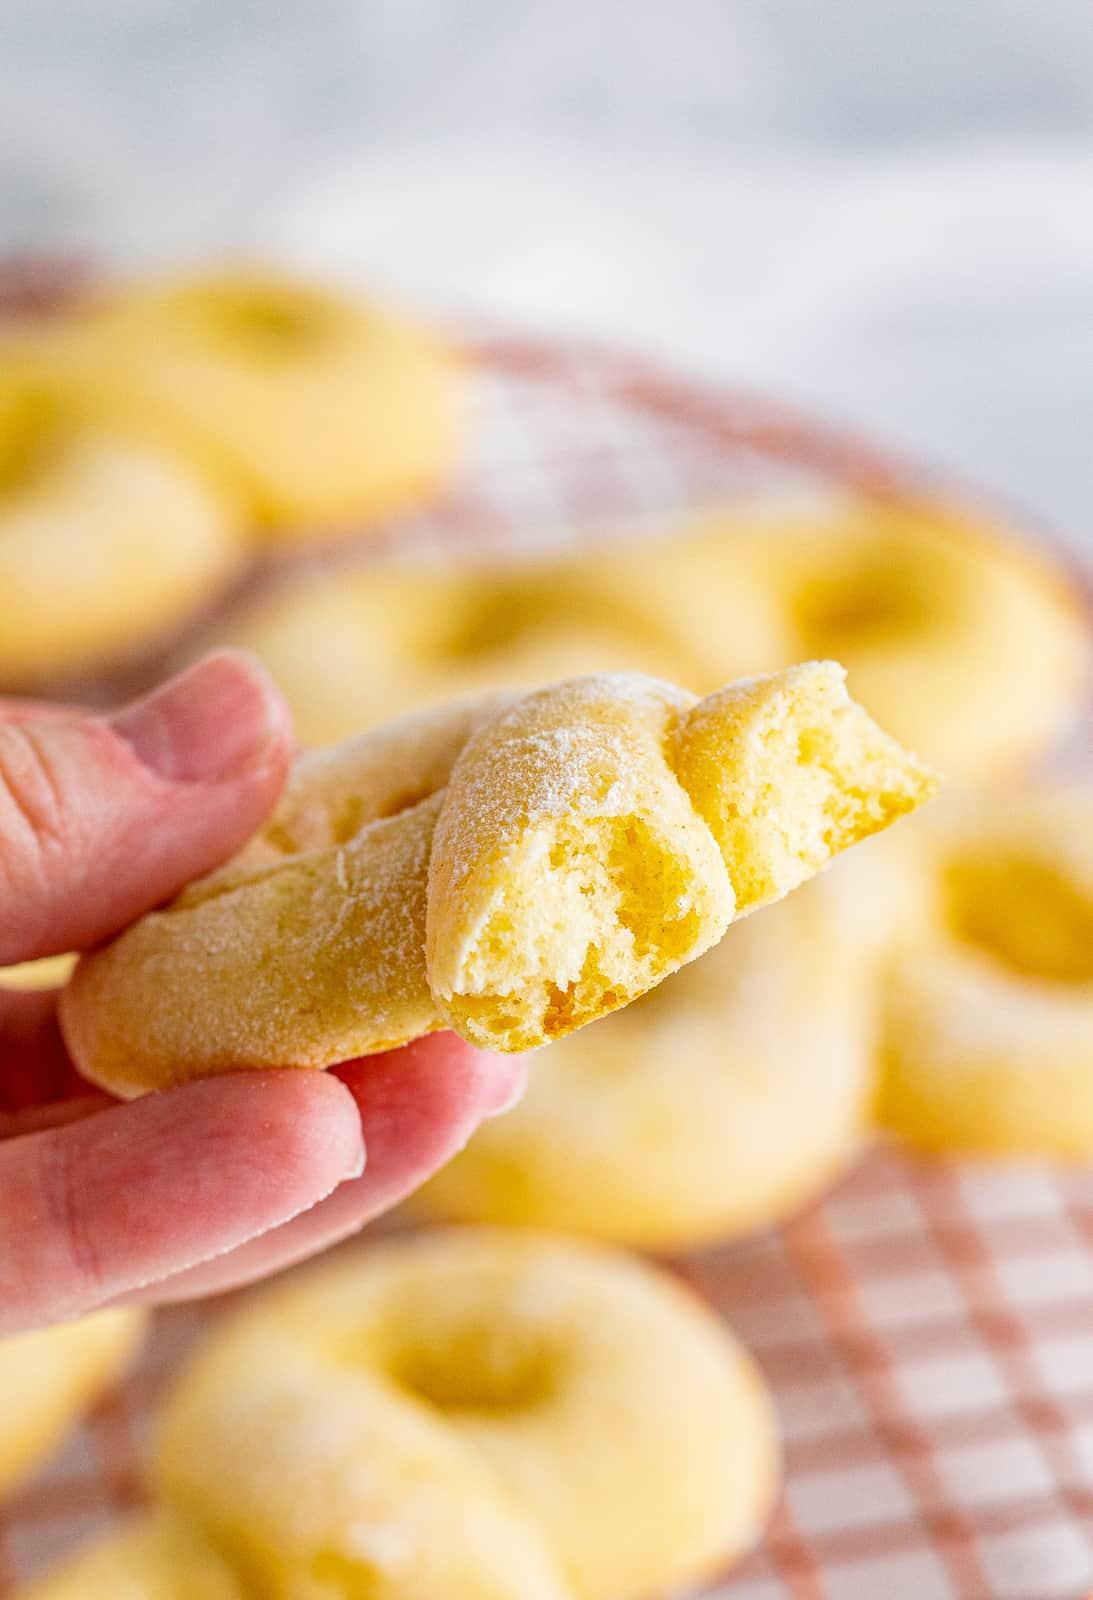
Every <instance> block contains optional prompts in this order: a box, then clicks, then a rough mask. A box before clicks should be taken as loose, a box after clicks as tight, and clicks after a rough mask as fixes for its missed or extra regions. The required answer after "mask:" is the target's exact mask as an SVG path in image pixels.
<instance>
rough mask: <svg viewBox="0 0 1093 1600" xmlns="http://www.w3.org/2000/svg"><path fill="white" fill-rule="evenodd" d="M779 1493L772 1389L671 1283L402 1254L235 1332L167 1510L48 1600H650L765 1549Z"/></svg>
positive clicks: (425, 1242)
mask: <svg viewBox="0 0 1093 1600" xmlns="http://www.w3.org/2000/svg"><path fill="white" fill-rule="evenodd" d="M777 1475H778V1450H777V1444H776V1437H775V1429H774V1420H773V1414H772V1409H771V1406H770V1402H769V1400H768V1397H767V1395H766V1392H765V1390H764V1387H763V1385H762V1382H761V1380H760V1378H759V1377H758V1375H757V1373H756V1371H755V1369H754V1368H753V1366H752V1364H751V1362H750V1361H749V1360H748V1358H747V1357H746V1356H745V1355H744V1353H743V1352H742V1351H741V1349H740V1348H739V1347H738V1346H737V1344H736V1342H735V1340H734V1339H733V1338H732V1336H731V1335H730V1334H729V1333H728V1331H727V1329H725V1328H724V1327H723V1326H722V1325H721V1324H720V1323H719V1322H718V1321H717V1320H716V1319H715V1318H714V1317H713V1316H712V1315H711V1314H710V1312H709V1311H708V1310H707V1309H706V1308H705V1306H704V1305H703V1304H702V1303H701V1302H700V1301H699V1300H697V1299H696V1298H695V1297H694V1296H693V1295H692V1294H691V1293H690V1292H689V1291H688V1290H686V1289H684V1288H683V1287H682V1286H681V1285H680V1284H678V1283H677V1282H676V1281H674V1280H673V1279H672V1278H670V1277H669V1276H668V1275H667V1274H665V1273H663V1272H660V1271H657V1270H655V1269H653V1268H651V1267H649V1266H645V1265H643V1264H640V1263H638V1262H636V1261H632V1260H629V1259H627V1258H625V1257H622V1256H619V1255H615V1254H613V1253H610V1252H608V1251H605V1250H603V1249H602V1248H592V1247H589V1246H582V1245H580V1244H577V1243H574V1242H570V1241H563V1240H561V1239H558V1238H555V1237H551V1236H548V1235H537V1234H533V1233H528V1232H524V1231H522V1230H515V1231H513V1232H505V1231H504V1230H491V1229H463V1230H460V1231H458V1232H452V1233H440V1234H436V1235H424V1236H418V1237H413V1238H410V1239H408V1240H407V1239H402V1240H392V1241H388V1242H386V1243H381V1244H378V1245H374V1246H372V1247H371V1249H370V1250H369V1251H368V1253H367V1254H366V1255H363V1256H357V1257H356V1258H354V1259H350V1260H348V1261H343V1262H341V1263H339V1264H337V1265H334V1266H326V1267H322V1268H320V1269H319V1270H318V1271H313V1272H312V1273H311V1274H310V1275H308V1276H306V1277H304V1278H303V1279H302V1280H301V1281H299V1282H298V1283H295V1284H289V1285H288V1286H287V1287H284V1288H281V1289H279V1290H275V1291H273V1293H271V1294H267V1295H265V1296H264V1297H263V1298H262V1299H261V1300H259V1302H258V1303H257V1304H256V1305H254V1306H253V1308H252V1309H250V1310H249V1311H245V1312H244V1313H243V1314H242V1315H241V1316H240V1317H238V1318H237V1319H235V1320H234V1321H233V1322H231V1323H229V1324H228V1326H227V1327H226V1328H221V1329H218V1330H217V1332H216V1333H215V1334H213V1335H212V1337H211V1338H210V1339H209V1341H208V1343H207V1344H206V1346H205V1347H204V1348H203V1349H202V1350H200V1351H199V1352H198V1355H197V1358H196V1360H195V1361H194V1362H193V1364H192V1365H191V1367H190V1368H189V1370H188V1371H187V1372H185V1373H184V1374H183V1377H182V1379H181V1381H180V1383H179V1384H178V1385H177V1387H176V1389H175V1391H174V1393H173V1395H172V1396H171V1397H170V1399H169V1401H168V1405H167V1409H166V1414H165V1417H164V1419H163V1424H162V1427H161V1429H160V1437H159V1445H158V1451H157V1455H156V1466H155V1472H154V1477H155V1484H156V1488H157V1492H158V1496H159V1502H160V1506H159V1509H158V1510H156V1511H155V1512H153V1513H152V1514H151V1516H150V1517H149V1518H146V1519H144V1520H142V1521H140V1522H138V1523H136V1524H135V1525H134V1526H133V1527H131V1528H130V1530H128V1531H127V1532H123V1533H121V1534H120V1535H118V1536H116V1537H115V1538H114V1539H112V1540H109V1541H108V1542H107V1543H106V1544H104V1545H102V1546H100V1547H99V1549H98V1550H97V1551H93V1552H92V1553H90V1554H89V1555H87V1556H83V1557H77V1559H76V1561H75V1562H73V1563H72V1564H70V1566H69V1567H68V1569H67V1570H64V1571H62V1572H61V1573H59V1574H58V1575H57V1576H56V1577H54V1578H52V1579H47V1580H45V1581H44V1582H43V1583H41V1584H39V1585H38V1586H36V1587H35V1588H34V1589H33V1590H32V1591H31V1595H30V1596H28V1597H27V1600H31V1597H32V1600H68V1597H69V1596H72V1597H73V1600H75V1597H76V1596H79V1597H80V1600H106V1597H107V1596H109V1597H110V1600H116V1597H119V1596H121V1595H123V1594H124V1596H125V1600H182V1597H183V1596H185V1597H186V1600H240V1597H241V1596H243V1595H244V1594H246V1595H262V1596H264V1597H270V1600H272V1597H274V1596H279V1597H284V1600H332V1597H333V1596H335V1595H346V1594H365V1593H366V1594H368V1595H369V1596H370V1597H374V1600H422V1597H424V1596H430V1597H432V1596H436V1597H440V1596H444V1597H445V1600H462V1597H464V1596H465V1597H466V1600H472V1597H473V1600H642V1597H644V1596H646V1595H648V1594H651V1593H654V1592H660V1591H661V1590H662V1589H663V1588H667V1587H669V1586H672V1587H674V1586H675V1585H677V1584H682V1583H686V1582H691V1581H694V1580H696V1579H699V1578H701V1577H703V1576H706V1575H709V1574H711V1573H712V1572H713V1571H714V1570H715V1569H716V1570H720V1569H721V1568H723V1567H724V1565H725V1564H726V1563H727V1562H728V1561H730V1560H731V1559H732V1558H733V1557H734V1556H738V1555H740V1554H741V1553H743V1552H744V1551H745V1550H746V1549H747V1548H748V1546H749V1545H750V1544H751V1543H753V1541H754V1540H755V1539H756V1538H757V1536H758V1534H759V1532H760V1530H761V1527H762V1524H763V1521H764V1518H765V1516H766V1513H767V1511H768V1509H769V1507H770V1503H771V1500H772V1497H773V1493H774V1489H775V1485H776V1480H777ZM123 1584H127V1585H128V1586H127V1587H123ZM111 1585H113V1587H111Z"/></svg>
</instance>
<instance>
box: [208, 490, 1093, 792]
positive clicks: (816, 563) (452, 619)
mask: <svg viewBox="0 0 1093 1600" xmlns="http://www.w3.org/2000/svg"><path fill="white" fill-rule="evenodd" d="M1089 637H1090V635H1089V626H1088V620H1087V619H1086V617H1085V616H1084V615H1083V608H1082V605H1081V603H1080V601H1079V600H1078V598H1077V596H1076V594H1075V593H1074V592H1072V589H1071V587H1070V586H1068V584H1067V582H1066V581H1065V579H1064V577H1063V576H1062V575H1061V573H1060V571H1059V570H1058V569H1057V567H1056V566H1055V565H1054V564H1053V563H1051V562H1049V561H1048V560H1047V558H1046V557H1044V556H1043V555H1042V554H1039V553H1036V552H1034V551H1033V550H1032V549H1031V548H1030V547H1028V546H1027V545H1021V544H1019V543H1018V542H1017V541H1016V540H1013V539H1006V538H1004V537H1003V536H1001V534H1000V533H999V531H998V530H996V529H995V528H993V527H991V526H988V525H987V524H986V523H985V522H976V521H973V520H972V519H971V518H970V517H969V516H967V515H965V514H963V513H958V512H956V511H951V510H949V509H947V508H946V507H945V506H943V505H935V504H932V503H931V504H927V503H922V504H917V505H914V506H912V505H908V504H901V505H895V504H892V503H890V502H884V503H879V502H876V503H875V502H871V501H867V500H858V501H853V502H851V501H842V500H840V501H836V500H834V499H833V498H830V499H826V500H822V501H818V502H817V503H816V504H814V505H809V506H805V507H802V508H796V509H794V508H791V507H788V506H778V505H775V504H772V505H771V506H770V507H769V508H768V509H767V510H766V511H765V512H763V511H760V510H755V511H752V512H746V511H743V510H741V509H738V508H735V507H734V508H731V509H729V508H726V509H724V510H720V511H719V510H716V509H714V510H710V511H706V512H703V513H700V514H698V515H697V516H694V517H692V518H691V519H690V520H689V521H688V522H686V523H684V524H683V525H682V526H681V527H678V528H676V529H675V530H674V531H672V532H671V533H670V534H669V533H668V531H667V530H666V531H665V533H664V534H663V535H662V536H660V537H643V538H642V539H640V540H638V539H635V538H631V539H629V540H620V541H615V542H609V543H604V544H603V545H602V546H597V547H589V548H587V549H585V550H583V551H582V552H580V553H579V554H576V555H566V556H562V557H556V558H554V559H552V560H542V561H539V562H534V563H528V562H524V563H509V564H508V565H507V566H501V565H497V564H493V565H478V566H475V567H471V568H467V569H458V568H457V569H454V570H453V569H452V568H451V567H447V568H444V567H434V568H432V569H430V568H428V567H425V566H423V565H421V564H418V565H416V566H415V565H412V564H407V563H406V562H402V563H401V564H397V563H387V564H385V565H382V566H379V565H370V566H365V567H358V568H356V569H353V570H349V571H341V572H336V573H331V572H326V573H315V574H313V575H312V576H310V577H309V578H307V579H305V580H304V582H303V583H302V584H300V585H299V586H293V587H291V588H290V587H288V586H287V585H284V586H282V587H281V588H280V589H278V590H276V591H274V592H273V593H267V594H265V595H259V596H256V597H254V598H252V599H251V600H249V601H248V602H247V603H246V604H245V605H244V606H242V607H240V608H238V609H237V610H236V612H235V613H234V614H233V615H229V616H228V617H227V618H226V619H225V620H224V621H223V622H222V623H220V624H219V625H218V627H217V629H216V630H215V632H214V634H213V636H212V642H213V643H228V644H237V645H245V646H247V647H249V648H251V649H253V650H255V651H256V653H257V654H258V655H259V656H261V658H262V659H263V660H264V661H265V663H266V665H267V666H268V667H269V668H270V670H271V671H272V673H273V675H274V677H275V678H276V679H277V681H278V683H279V684H280V686H281V688H282V689H283V691H284V693H285V694H286V696H287V698H288V700H289V703H290V705H291V706H292V709H293V712H294V715H295V717H296V722H297V726H298V728H299V729H300V733H301V737H302V739H303V740H304V742H305V743H322V742H325V741H326V740H328V739H333V738H341V737H345V736H346V735H347V734H350V733H353V732H357V731H358V730H359V729H361V728H363V727H366V726H368V725H370V724H373V723H375V722H376V721H378V720H379V719H380V718H381V717H382V716H384V715H385V714H390V712H391V711H392V710H394V711H395V712H402V711H406V710H413V709H417V708H418V707H420V706H423V705H428V704H432V703H436V702H438V701H440V700H442V699H444V698H447V697H449V696H451V695H452V694H463V693H472V692H478V691H480V690H482V689H487V688H499V687H521V686H523V685H525V684H527V683H531V682H533V681H545V680H547V679H549V678H550V677H552V676H557V675H561V674H563V673H569V672H576V671H581V672H596V671H601V670H604V669H605V667H608V666H610V667H612V668H617V667H625V668H627V669H631V668H637V669H640V670H642V671H645V672H651V673H654V674H663V675H667V676H669V677H672V678H675V679H678V680H680V681H683V682H686V683H689V684H693V685H694V686H695V687H696V688H697V689H698V690H699V691H700V692H705V691H708V690H712V689H713V688H715V687H716V686H717V685H718V684H719V683H724V682H725V681H726V680H728V679H729V678H732V677H735V676H737V675H739V674H741V673H754V672H771V671H775V670H777V669H779V668H782V667H785V666H786V665H788V664H789V663H790V662H793V661H797V660H802V659H805V658H808V657H810V656H821V657H828V656H830V657H834V658H835V659H837V660H840V661H842V662H844V664H845V665H846V666H847V668H848V670H849V672H850V681H851V683H852V684H853V686H854V691H855V694H857V695H859V696H860V698H861V700H862V702H863V703H864V704H865V705H866V707H867V708H868V709H869V710H870V711H871V712H872V713H873V715H874V716H876V717H877V718H878V720H879V721H880V722H881V723H882V724H884V726H886V727H891V728H892V729H893V731H894V732H895V734H896V736H897V737H899V738H901V739H902V740H904V742H906V743H907V744H908V745H910V747H911V748H912V749H915V750H919V751H921V752H922V753H923V754H924V755H926V756H927V757H928V758H929V759H930V760H935V761H937V762H938V764H939V765H940V766H941V767H942V769H943V770H945V771H948V772H951V773H953V774H954V775H965V776H971V777H978V776H982V775H990V774H994V773H997V772H998V771H1000V770H1003V769H1007V768H1014V767H1018V766H1020V765H1021V764H1022V763H1025V762H1027V761H1028V759H1029V758H1030V757H1031V756H1034V755H1036V754H1038V753H1039V752H1040V751H1041V750H1042V749H1043V748H1044V747H1045V746H1046V745H1047V744H1049V743H1050V742H1051V741H1052V739H1053V738H1054V737H1055V735H1056V734H1057V733H1058V732H1059V731H1060V729H1062V728H1063V727H1065V725H1066V724H1067V722H1068V721H1069V720H1071V719H1073V717H1074V715H1075V711H1076V709H1077V708H1078V706H1079V705H1080V703H1081V700H1082V698H1083V695H1084V692H1085V688H1086V678H1087V674H1088V667H1089V657H1090V650H1089Z"/></svg>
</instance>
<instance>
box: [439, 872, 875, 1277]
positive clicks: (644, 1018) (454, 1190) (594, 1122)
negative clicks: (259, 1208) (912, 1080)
mask: <svg viewBox="0 0 1093 1600" xmlns="http://www.w3.org/2000/svg"><path fill="white" fill-rule="evenodd" d="M841 865H842V863H840V864H839V866H838V867H836V868H834V869H833V872H832V874H831V875H826V874H825V875H824V876H823V877H821V878H818V879H816V880H815V881H814V882H812V883H809V884H807V885H806V886H805V887H804V888H802V889H799V890H797V892H796V893H795V894H793V895H791V896H790V897H789V898H788V899H787V900H785V901H783V902H781V903H780V904H778V905H777V906H772V907H771V908H770V909H769V910H768V911H766V912H765V913H764V914H763V915H762V916H760V917H749V918H748V919H746V920H745V921H743V922H741V923H739V924H738V925H735V926H733V927H731V928H730V929H729V931H728V933H727V934H726V935H725V938H724V939H723V940H722V942H721V944H720V945H718V946H717V948H716V949H715V950H712V951H710V952H709V954H708V955H707V956H705V957H704V958H703V960H701V961H698V962H695V963H694V964H693V965H692V966H689V967H686V968H684V969H683V971H681V972H677V973H676V974H675V975H674V976H673V977H671V978H669V979H668V980H667V981H666V982H665V983H664V984H662V985H661V987H660V988H658V989H655V990H653V991H652V993H650V994H648V995H646V996H645V997H644V999H642V1000H639V1001H638V1002H637V1003H636V1004H635V1005H633V1006H630V1007H628V1008H627V1009H626V1010H625V1011H622V1012H619V1013H618V1014H617V1015H616V1016H612V1017H609V1018H606V1019H605V1020H604V1021H603V1022H601V1023H600V1024H598V1025H597V1026H596V1027H595V1028H592V1029H590V1030H588V1031H586V1032H582V1033H578V1034H575V1035H573V1037H571V1038H569V1039H564V1040H561V1041H560V1042H559V1043H557V1044H555V1045H553V1046H552V1047H551V1049H550V1050H548V1051H547V1052H546V1053H545V1054H544V1056H543V1057H542V1059H541V1060H539V1061H537V1062H536V1064H535V1070H534V1072H533V1073H532V1074H531V1075H530V1078H529V1080H528V1087H527V1090H526V1092H525V1095H524V1097H523V1099H522V1100H521V1102H520V1104H519V1105H518V1106H516V1107H515V1108H514V1109H513V1110H512V1111H510V1112H509V1113H507V1115H505V1116H504V1117H500V1118H496V1119H494V1120H492V1121H490V1122H488V1123H484V1124H483V1126H482V1127H481V1128H480V1129H479V1130H478V1131H477V1132H476V1134H475V1136H474V1138H473V1139H472V1140H471V1142H470V1144H469V1145H468V1146H467V1147H466V1149H465V1150H463V1151H462V1152H461V1153H460V1154H459V1155H457V1156H456V1157H455V1159H454V1161H451V1162H449V1163H448V1165H447V1166H446V1167H444V1168H442V1170H441V1171H440V1172H439V1173H437V1174H436V1176H435V1177H434V1178H433V1179H432V1180H431V1181H430V1182H429V1183H428V1184H427V1185H426V1186H425V1188H424V1189H423V1190H422V1191H420V1193H419V1194H418V1195H416V1196H415V1198H414V1201H413V1202H412V1204H413V1208H414V1209H415V1211H418V1212H420V1213H423V1214H425V1215H427V1216H431V1217H434V1218H444V1219H448V1220H453V1221H468V1222H507V1223H519V1224H522V1225H531V1226H536V1227H556V1228H564V1229H565V1230H566V1231H568V1232H572V1233H579V1234H585V1235H590V1236H592V1237H597V1238H602V1239H610V1240H613V1241H615V1242H617V1243H620V1244H629V1245H633V1246H637V1247H640V1248H644V1249H653V1250H679V1249H688V1248H694V1247H696V1246H699V1245H702V1244H708V1243H710V1242H712V1241H714V1240H722V1239H729V1238H734V1237H737V1236H739V1235H741V1234H745V1233H749V1232H752V1231H754V1230H755V1229H758V1228H763V1227H769V1226H770V1225H771V1224H773V1223H774V1222H777V1221H779V1220H781V1219H782V1218H783V1217H785V1216H786V1215H787V1214H789V1213H790V1212H792V1211H794V1210H796V1209H797V1208H798V1207H799V1206H801V1205H803V1204H804V1203H805V1201H806V1200H808V1199H810V1198H811V1197H812V1196H813V1195H815V1194H817V1193H819V1192H820V1191H821V1190H822V1188H823V1187H824V1186H825V1185H826V1184H827V1183H829V1182H831V1180H832V1179H833V1178H834V1177H835V1176H836V1175H837V1174H838V1173H839V1172H840V1171H841V1170H843V1168H845V1167H846V1166H847V1165H848V1164H849V1163H850V1162H851V1161H852V1160H853V1159H854V1157H855V1156H856V1155H857V1154H858V1152H859V1151H860V1149H861V1147H862V1144H863V1142H864V1140H865V1139H866V1137H867V1136H868V1133H869V1130H870V1126H871V1110H872V1100H873V1087H874V1070H873V1049H872V1038H871V1029H870V1027H869V1021H870V1011H871V1007H870V988H869V983H868V977H867V975H866V974H865V973H863V970H862V968H863V963H864V962H865V961H866V959H867V957H866V952H865V951H864V949H863V945H862V941H861V940H860V939H859V938H858V937H857V934H856V932H855V930H854V929H853V925H852V919H851V918H849V917H848V916H846V915H845V914H844V909H845V908H844V900H845V896H844V895H843V893H842V892H841V890H842V886H841V885H840V884H838V883H837V881H836V874H837V873H838V872H839V867H841Z"/></svg>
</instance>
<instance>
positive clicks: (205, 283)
mask: <svg viewBox="0 0 1093 1600" xmlns="http://www.w3.org/2000/svg"><path fill="white" fill-rule="evenodd" d="M37 342H38V345H39V346H40V347H44V348H45V347H47V348H48V349H49V350H50V353H51V355H52V358H53V359H54V360H57V361H61V362H63V363H64V365H65V366H66V368H67V370H68V371H69V372H70V373H72V374H73V375H74V376H78V377H79V379H80V381H81V382H82V383H84V384H85V385H87V386H89V387H91V388H93V389H94V390H95V391H96V392H98V393H100V394H102V395H104V396H106V397H108V398H109V400H110V402H111V404H112V405H113V406H114V407H115V408H116V409H117V410H118V411H119V412H120V413H122V414H123V415H125V416H127V417H129V418H131V419H139V420H140V421H141V422H142V423H143V424H144V425H145V426H155V427H156V428H157V429H158V431H159V433H160V434H161V436H162V437H163V438H164V439H165V440H168V441H170V442H171V443H172V444H173V446H174V448H175V450H176V451H177V453H178V455H179V457H180V458H181V459H182V460H183V461H185V460H187V459H189V460H191V461H194V462H196V463H198V464H199V465H200V466H201V467H202V468H203V469H204V470H206V471H207V472H209V473H212V474H213V475H215V476H218V477H221V478H224V479H226V480H227V481H229V482H231V483H233V484H234V485H235V487H236V488H237V489H238V491H239V493H240V495H241V496H242V497H243V499H244V500H245V502H246V503H247V505H248V506H249V508H250V511H251V513H252V515H253V517H254V518H255V519H256V520H257V523H258V524H259V527H260V529H261V530H262V531H263V533H264V536H265V537H266V538H268V539H272V540H274V541H276V542H278V543H286V542H287V543H297V542H300V541H308V540H312V539H314V538H316V537H320V538H325V537H329V536H331V535H332V534H333V533H335V532H337V531H339V529H340V527H342V526H344V527H345V530H346V531H358V532H359V531H360V528H361V526H362V524H367V523H370V522H372V521H375V520H376V519H377V518H379V517H382V516H385V515H387V514H389V513H391V512H394V511H396V510H400V509H402V508H403V507H404V506H409V505H414V504H416V503H417V502H419V501H421V500H423V499H425V498H427V497H428V495H430V494H431V493H433V492H434V491H435V489H436V488H437V486H438V484H439V483H440V482H441V481H442V480H443V478H444V477H445V476H446V475H447V474H448V473H449V472H450V470H451V468H452V465H453V463H454V460H455V455H456V448H457V435H458V421H459V401H460V389H461V385H460V382H459V377H458V372H457V361H456V357H455V355H454V352H452V351H450V350H449V349H447V348H446V347H445V346H443V345H442V344H441V342H440V340H438V339H435V338H433V337H431V336H429V335H427V334H425V333H423V332H421V331H419V330H418V329H416V328H414V327H411V326H410V325H409V324H407V323H404V322H402V321H400V320H399V319H398V318H397V317H394V316H391V315H390V314H388V313H387V312H386V311H380V310H378V309H376V308H374V307H372V306H370V305H366V304H361V303H358V302H356V301H354V300H352V299H349V298H347V297H345V296H342V295H339V294H336V293H334V292H333V291H330V290H325V289H321V288H317V287H313V286H311V285H308V284H303V283H298V282H294V281H292V280H291V279H288V278H284V277H277V276H273V275H270V274H259V273H244V272H235V273H221V274H213V275H207V276H203V277H193V278H188V279H182V280H179V281H177V282H173V283H172V282H168V283H152V284H148V285H139V284H130V285H121V286H120V287H118V288H117V289H115V290H114V291H113V292H110V293H103V294H100V295H99V296H97V297H96V298H95V300H94V301H93V302H91V303H90V304H89V305H88V307H87V308H86V309H84V310H83V311H82V312H81V313H80V314H78V315H75V316H70V317H67V318H65V319H64V321H63V323H62V324H60V325H59V327H58V329H57V331H56V332H55V333H54V334H52V335H51V336H44V335H41V334H39V335H38V336H37Z"/></svg>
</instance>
